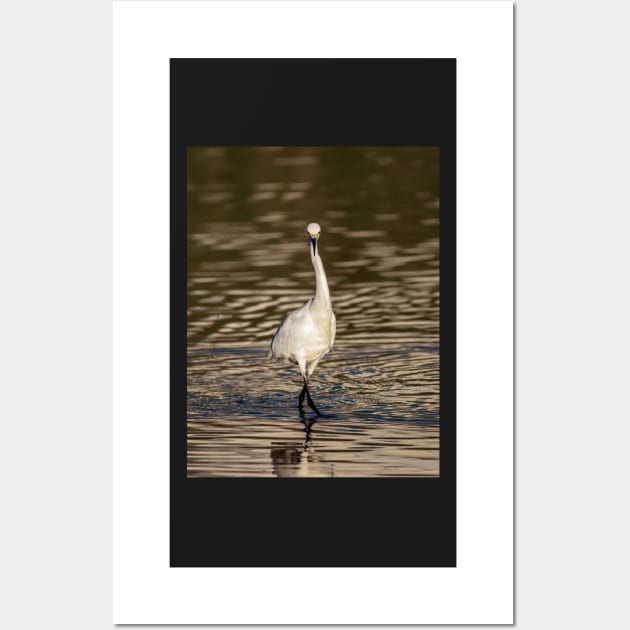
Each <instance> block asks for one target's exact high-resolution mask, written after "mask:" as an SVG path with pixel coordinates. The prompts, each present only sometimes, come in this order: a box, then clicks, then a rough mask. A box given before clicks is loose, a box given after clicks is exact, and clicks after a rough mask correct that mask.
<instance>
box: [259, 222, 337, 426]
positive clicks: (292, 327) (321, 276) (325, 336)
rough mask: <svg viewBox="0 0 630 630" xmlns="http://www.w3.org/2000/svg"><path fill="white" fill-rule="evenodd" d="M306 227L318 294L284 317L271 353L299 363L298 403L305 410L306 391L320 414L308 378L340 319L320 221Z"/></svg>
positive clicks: (330, 342)
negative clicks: (321, 246)
mask: <svg viewBox="0 0 630 630" xmlns="http://www.w3.org/2000/svg"><path fill="white" fill-rule="evenodd" d="M306 231H307V233H308V235H309V250H310V253H311V262H312V263H313V268H314V270H315V295H314V297H312V298H311V299H310V300H309V301H308V302H307V303H306V304H304V306H301V307H300V308H298V309H296V310H295V311H293V312H291V313H289V314H288V315H287V316H286V317H285V318H284V320H283V322H282V323H281V324H280V326H279V327H278V330H276V332H275V333H274V335H273V337H272V339H271V344H270V346H269V356H270V357H273V358H275V359H286V360H288V361H290V362H291V363H295V364H297V365H298V367H299V368H300V372H301V374H302V378H303V379H304V387H303V388H302V392H301V393H300V398H299V404H298V407H299V409H300V411H301V412H302V411H303V409H302V404H303V401H304V394H306V396H307V400H308V404H309V405H310V407H311V408H312V409H313V410H314V411H315V412H316V413H317V414H319V411H318V410H317V408H316V407H315V404H314V403H313V401H312V399H311V395H310V393H309V391H308V380H309V378H310V377H311V375H312V374H313V372H314V371H315V368H316V367H317V364H318V363H319V362H320V360H321V359H322V357H324V356H325V355H326V354H328V353H329V352H330V351H331V350H332V347H333V344H334V343H335V332H336V330H337V323H336V319H335V314H334V313H333V310H332V302H331V300H330V291H329V290H328V281H327V280H326V272H325V271H324V263H323V262H322V259H321V257H320V255H319V250H318V248H317V241H318V239H319V235H320V233H321V228H320V227H319V224H318V223H309V224H308V226H307V228H306Z"/></svg>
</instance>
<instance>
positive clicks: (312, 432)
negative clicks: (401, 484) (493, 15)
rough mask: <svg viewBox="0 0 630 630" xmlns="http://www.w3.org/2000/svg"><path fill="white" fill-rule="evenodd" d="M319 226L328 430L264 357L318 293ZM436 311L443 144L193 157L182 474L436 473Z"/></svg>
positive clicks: (315, 382) (316, 381) (284, 373)
mask: <svg viewBox="0 0 630 630" xmlns="http://www.w3.org/2000/svg"><path fill="white" fill-rule="evenodd" d="M311 221H316V222H318V223H319V224H320V225H321V228H322V235H321V238H320V241H319V250H320V254H321V257H322V260H323V262H324V267H325V269H326V274H327V276H328V283H329V286H330V291H331V297H332V301H333V310H334V312H335V315H336V317H337V337H336V342H335V347H334V349H333V351H332V352H331V353H330V354H328V355H327V356H326V357H325V358H324V359H323V360H322V361H321V362H320V364H319V366H318V367H317V369H316V370H315V373H314V375H313V377H312V379H311V383H310V390H311V394H312V396H313V399H314V401H315V403H316V404H317V406H318V407H319V409H320V411H321V412H322V413H323V417H321V418H318V417H317V416H315V415H314V414H312V413H307V414H306V415H305V417H301V416H300V415H299V412H298V409H297V398H298V394H299V392H300V390H301V387H302V379H301V376H300V374H299V370H298V369H297V367H296V366H293V365H291V364H289V363H284V362H281V361H273V360H270V359H267V349H268V346H269V342H270V340H271V336H272V335H273V333H274V331H275V330H276V328H277V327H278V325H279V324H280V322H281V321H282V319H283V318H284V316H285V315H286V314H287V313H288V312H289V311H291V310H293V309H295V308H297V307H299V306H301V305H302V304H303V303H304V302H306V300H308V299H309V298H310V297H311V296H312V295H313V293H314V288H315V277H314V272H313V267H312V265H311V260H310V254H309V249H308V241H307V236H306V225H307V224H308V223H309V222H311ZM439 299H440V294H439V153H438V149H437V148H433V147H396V148H387V147H378V148H366V147H363V148H345V147H344V148H312V147H289V148H287V147H257V148H242V147H238V148H210V147H198V148H189V152H188V476H191V477H207V476H235V477H244V476H247V477H251V476H281V477H292V476H361V477H371V476H400V475H402V476H410V475H411V476H417V475H422V476H437V475H439V426H440V424H439V423H440V408H439V368H440V362H439V359H440V354H439V352H440V348H439ZM305 409H306V407H305Z"/></svg>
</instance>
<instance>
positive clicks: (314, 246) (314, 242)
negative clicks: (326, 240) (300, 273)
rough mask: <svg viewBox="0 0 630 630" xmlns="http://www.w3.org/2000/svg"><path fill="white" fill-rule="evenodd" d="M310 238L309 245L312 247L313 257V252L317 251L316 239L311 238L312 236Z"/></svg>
mask: <svg viewBox="0 0 630 630" xmlns="http://www.w3.org/2000/svg"><path fill="white" fill-rule="evenodd" d="M310 238H311V245H312V247H313V256H315V250H316V249H317V239H316V238H313V237H312V236H311V237H310Z"/></svg>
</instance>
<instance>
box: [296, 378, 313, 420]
mask: <svg viewBox="0 0 630 630" xmlns="http://www.w3.org/2000/svg"><path fill="white" fill-rule="evenodd" d="M307 391H308V390H307V389H306V381H304V386H303V387H302V391H301V392H300V399H299V402H298V409H299V410H300V413H301V414H302V415H304V408H303V406H302V405H303V404H304V394H305V393H306V392H307ZM309 398H310V395H309Z"/></svg>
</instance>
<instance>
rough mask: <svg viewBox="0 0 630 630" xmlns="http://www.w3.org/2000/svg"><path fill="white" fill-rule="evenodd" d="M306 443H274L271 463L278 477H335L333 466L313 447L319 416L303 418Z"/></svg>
mask: <svg viewBox="0 0 630 630" xmlns="http://www.w3.org/2000/svg"><path fill="white" fill-rule="evenodd" d="M300 422H302V423H303V424H304V433H305V434H306V435H305V437H304V442H302V443H300V442H280V443H275V444H273V443H272V447H273V448H272V449H271V462H272V466H273V473H274V475H276V476H277V477H334V476H335V473H334V468H333V465H332V464H330V463H327V462H326V461H324V459H323V458H322V456H321V455H319V454H318V453H317V452H316V451H315V448H314V446H313V425H314V424H315V423H316V422H317V416H313V417H312V418H306V417H303V418H302V419H301V420H300Z"/></svg>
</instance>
